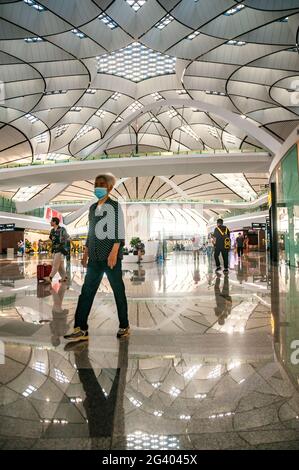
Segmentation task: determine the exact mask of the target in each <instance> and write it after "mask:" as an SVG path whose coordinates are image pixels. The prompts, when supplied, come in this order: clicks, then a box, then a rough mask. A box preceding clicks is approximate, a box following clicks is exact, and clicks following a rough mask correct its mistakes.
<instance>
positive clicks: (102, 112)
mask: <svg viewBox="0 0 299 470" xmlns="http://www.w3.org/2000/svg"><path fill="white" fill-rule="evenodd" d="M105 114H106V111H104V110H103V109H98V110H97V112H96V116H98V117H100V118H102V117H104V116H105Z"/></svg>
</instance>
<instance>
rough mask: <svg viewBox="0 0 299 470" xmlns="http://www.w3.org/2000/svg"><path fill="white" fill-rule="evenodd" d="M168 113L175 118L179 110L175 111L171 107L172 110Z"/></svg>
mask: <svg viewBox="0 0 299 470" xmlns="http://www.w3.org/2000/svg"><path fill="white" fill-rule="evenodd" d="M168 115H169V116H170V117H171V118H174V117H175V116H177V115H178V113H177V111H175V110H174V109H171V110H170V111H168Z"/></svg>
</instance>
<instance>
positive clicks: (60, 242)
mask: <svg viewBox="0 0 299 470" xmlns="http://www.w3.org/2000/svg"><path fill="white" fill-rule="evenodd" d="M51 227H52V230H51V232H50V236H49V238H50V240H51V242H52V253H53V255H54V256H53V262H52V270H51V272H50V274H49V276H46V277H44V281H45V282H52V279H53V277H54V276H55V274H56V273H57V272H59V274H60V276H61V279H60V280H59V282H65V281H67V274H66V271H65V268H64V256H65V255H66V254H67V250H66V248H65V247H66V242H67V239H68V234H67V231H66V229H65V228H64V227H61V226H60V225H59V219H58V217H52V219H51Z"/></svg>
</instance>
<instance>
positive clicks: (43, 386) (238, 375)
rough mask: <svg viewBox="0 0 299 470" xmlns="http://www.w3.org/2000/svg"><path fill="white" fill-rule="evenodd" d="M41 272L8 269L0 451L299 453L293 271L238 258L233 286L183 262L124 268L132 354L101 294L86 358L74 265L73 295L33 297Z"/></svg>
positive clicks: (1, 321) (47, 289) (107, 296)
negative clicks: (76, 336) (77, 336)
mask: <svg viewBox="0 0 299 470" xmlns="http://www.w3.org/2000/svg"><path fill="white" fill-rule="evenodd" d="M37 262H38V259H29V260H26V261H24V262H21V261H19V260H18V261H17V262H15V263H13V264H12V266H10V267H9V269H8V268H7V266H6V264H5V265H4V266H3V260H2V262H1V263H0V270H1V271H2V273H1V286H0V301H1V305H0V339H1V340H2V341H3V344H4V348H5V361H4V364H1V365H0V416H1V419H0V447H1V448H13V449H16V448H34V449H47V448H50V449H54V448H65V449H72V448H82V449H85V448H86V449H97V448H98V449H100V448H103V449H110V448H114V449H141V448H142V449H193V448H194V449H208V448H216V449H229V448H232V449H247V448H248V449H255V448H299V418H298V417H299V395H298V387H297V386H298V377H299V371H298V367H299V366H298V364H295V363H293V362H294V361H292V357H293V359H294V357H295V359H296V358H298V359H299V354H298V355H297V356H296V354H295V355H294V354H293V356H292V353H294V351H295V350H294V341H297V340H298V339H299V336H298V334H299V323H298V318H299V316H298V305H299V275H298V273H297V272H296V271H295V270H290V269H289V268H287V267H280V268H277V269H276V270H275V269H270V268H269V266H268V264H267V260H266V258H265V257H264V256H262V255H259V254H252V255H251V256H249V257H246V258H244V259H243V260H241V261H238V259H237V258H236V257H235V256H234V255H232V256H231V258H230V270H231V271H230V274H229V276H224V275H223V274H220V275H216V274H215V273H214V269H213V264H212V262H211V260H209V259H208V257H203V256H202V257H200V259H199V262H196V263H194V260H193V257H192V255H190V256H189V255H188V254H186V253H185V254H183V253H182V254H177V255H176V256H172V257H170V259H169V260H167V262H166V263H160V264H151V265H147V264H144V265H141V266H137V265H129V264H128V265H127V266H125V265H124V273H123V274H124V280H125V283H126V288H127V292H128V300H129V315H130V322H131V325H132V336H131V337H130V340H129V341H127V340H124V341H123V340H122V341H121V342H119V341H117V339H116V338H115V331H116V329H117V320H116V312H115V306H114V302H113V298H112V295H111V291H110V288H109V286H108V284H107V283H106V282H105V283H104V285H103V288H102V289H101V291H99V293H98V294H97V297H96V301H95V304H94V307H93V310H92V314H91V320H90V340H89V344H88V345H87V344H86V343H84V344H77V345H71V346H67V345H66V343H65V341H64V340H63V335H64V334H65V332H66V331H67V330H68V329H69V328H70V326H71V325H72V321H73V315H74V310H75V307H76V302H77V298H78V295H79V292H80V286H81V284H82V281H83V278H84V272H83V270H82V269H81V267H80V266H79V263H78V260H76V259H75V260H72V263H71V264H70V265H69V272H70V274H71V276H70V277H71V282H70V283H69V285H66V284H65V283H63V284H60V283H58V282H57V281H55V280H54V281H55V282H53V285H52V286H37V283H36V279H35V271H36V264H37ZM20 264H21V265H22V268H21V269H20ZM21 272H23V274H22V276H21V275H20V273H21ZM273 343H274V346H275V350H274V351H273ZM298 349H299V348H298ZM295 353H296V351H295ZM0 358H1V355H0ZM298 362H299V360H298Z"/></svg>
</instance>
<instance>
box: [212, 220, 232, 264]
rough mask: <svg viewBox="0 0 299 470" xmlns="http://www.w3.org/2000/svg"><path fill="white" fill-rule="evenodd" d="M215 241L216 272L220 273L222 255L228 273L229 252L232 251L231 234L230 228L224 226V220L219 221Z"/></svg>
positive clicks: (214, 235)
mask: <svg viewBox="0 0 299 470" xmlns="http://www.w3.org/2000/svg"><path fill="white" fill-rule="evenodd" d="M213 240H214V245H215V252H214V258H215V263H216V272H218V271H220V269H221V267H220V260H219V255H220V253H221V254H222V258H223V264H224V270H223V272H224V273H228V252H229V250H230V233H229V230H228V228H227V227H226V226H225V225H223V219H218V220H217V227H216V228H215V230H214V233H213Z"/></svg>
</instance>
